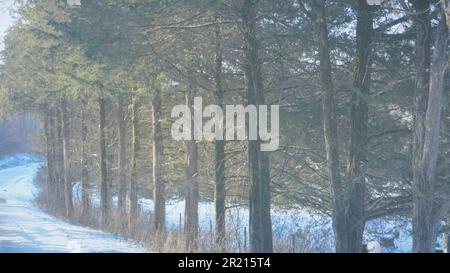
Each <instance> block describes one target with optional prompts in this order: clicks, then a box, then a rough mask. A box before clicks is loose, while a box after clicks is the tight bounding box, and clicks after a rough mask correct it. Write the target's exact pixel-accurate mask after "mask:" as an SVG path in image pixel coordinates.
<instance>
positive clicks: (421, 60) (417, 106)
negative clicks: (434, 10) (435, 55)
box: [412, 0, 434, 252]
mask: <svg viewBox="0 0 450 273" xmlns="http://www.w3.org/2000/svg"><path fill="white" fill-rule="evenodd" d="M414 5H415V6H414V8H415V11H416V15H415V16H414V17H413V19H414V24H415V28H416V42H415V44H416V45H415V47H416V49H415V50H416V71H417V72H416V73H417V75H416V84H415V90H414V106H413V109H414V112H413V123H414V128H413V146H412V172H413V220H412V221H413V251H414V252H433V251H434V246H431V242H432V241H433V242H434V239H433V238H431V237H432V236H433V235H432V232H431V230H430V229H431V228H430V227H429V223H431V222H432V219H431V217H432V210H433V191H432V187H431V185H427V182H428V181H425V180H424V177H423V167H421V165H422V163H421V161H422V154H423V148H424V141H425V117H426V111H427V104H428V90H429V79H430V73H429V69H430V63H431V61H430V49H431V35H430V33H431V18H430V11H429V9H430V1H429V0H418V1H415V2H414Z"/></svg>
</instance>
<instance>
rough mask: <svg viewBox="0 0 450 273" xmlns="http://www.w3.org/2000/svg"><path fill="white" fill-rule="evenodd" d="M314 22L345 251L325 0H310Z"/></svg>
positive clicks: (336, 216)
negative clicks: (312, 4)
mask: <svg viewBox="0 0 450 273" xmlns="http://www.w3.org/2000/svg"><path fill="white" fill-rule="evenodd" d="M313 7H314V10H315V14H316V18H315V19H316V22H317V26H316V27H317V40H318V47H319V58H320V81H321V85H322V104H323V132H324V139H325V150H326V157H327V165H328V172H329V178H330V184H331V194H332V199H333V209H332V220H333V231H334V237H335V241H336V252H346V241H347V238H346V237H347V236H346V235H347V230H346V228H347V225H346V219H345V198H344V195H343V194H344V191H343V187H342V181H341V174H340V162H339V147H338V137H337V123H336V106H335V91H334V87H333V79H332V74H331V60H330V46H329V41H328V25H327V21H326V9H325V0H318V1H315V2H314V6H313Z"/></svg>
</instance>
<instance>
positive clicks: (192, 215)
mask: <svg viewBox="0 0 450 273" xmlns="http://www.w3.org/2000/svg"><path fill="white" fill-rule="evenodd" d="M195 94H196V88H195V87H194V86H190V87H189V89H188V90H186V104H187V105H188V107H189V108H190V110H191V140H186V141H185V146H186V160H185V162H186V193H185V216H184V232H185V235H186V249H187V251H195V250H196V249H197V236H198V198H199V192H198V170H197V162H198V147H197V146H198V145H197V142H196V141H195V140H194V130H195V129H194V125H195V124H194V123H193V121H194V116H193V115H194V97H195Z"/></svg>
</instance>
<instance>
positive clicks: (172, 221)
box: [0, 154, 412, 253]
mask: <svg viewBox="0 0 450 273" xmlns="http://www.w3.org/2000/svg"><path fill="white" fill-rule="evenodd" d="M40 166H41V160H40V159H39V158H36V157H34V156H30V155H26V154H19V155H16V156H13V157H7V158H3V159H1V160H0V253H2V252H147V251H148V250H147V249H145V248H143V247H141V246H139V245H138V244H136V243H135V242H132V241H130V240H126V239H124V238H121V237H117V236H114V235H112V234H109V233H104V232H101V231H96V230H92V229H89V228H85V227H79V226H74V225H71V224H69V223H66V222H64V221H62V220H60V219H57V218H55V217H53V216H50V215H48V214H46V213H44V212H43V211H41V210H40V209H39V208H37V206H36V204H35V203H34V202H33V200H34V197H35V195H36V194H37V193H38V190H39V189H38V188H37V187H36V185H35V184H34V183H33V181H34V177H35V175H36V173H37V171H38V169H39V167H40ZM80 192H81V189H80V185H79V183H76V184H75V187H74V201H75V202H78V201H79V200H78V199H80ZM92 194H93V199H94V200H93V205H94V206H99V203H100V202H99V194H98V191H97V190H94V191H93V192H92ZM114 201H116V202H117V198H114ZM139 203H140V205H141V207H142V210H143V211H144V212H145V213H147V214H151V210H152V207H153V203H152V200H151V199H145V198H141V199H140V200H139ZM166 213H167V217H166V218H167V227H168V228H169V229H172V230H177V229H180V220H181V223H183V222H184V219H183V217H184V201H183V200H170V201H168V202H167V208H166ZM199 221H200V228H201V229H202V231H203V232H204V233H208V232H210V231H211V230H212V227H213V226H214V204H212V203H205V202H203V203H200V204H199ZM247 223H248V210H247V209H246V208H242V207H235V208H232V209H229V210H227V226H228V229H229V230H232V231H234V232H235V234H233V236H234V237H235V239H237V240H240V241H241V242H243V241H244V240H245V239H244V237H245V232H244V230H245V229H247V231H248V224H247ZM272 224H273V232H274V240H275V242H276V241H277V240H287V241H290V240H292V239H289V238H292V236H294V235H295V237H296V239H295V240H296V242H297V247H296V251H297V252H304V251H306V252H332V251H333V245H334V242H333V236H332V229H331V221H330V218H329V217H327V216H325V215H319V214H316V213H312V212H308V211H306V210H305V209H303V208H296V209H280V208H273V209H272ZM286 238H288V239H286ZM364 238H365V242H368V243H369V246H370V247H371V248H377V243H374V241H376V242H380V241H383V240H391V241H392V240H393V242H394V246H391V247H384V248H382V249H381V251H383V252H410V251H411V245H412V242H411V225H410V221H409V219H406V218H403V219H401V218H395V219H380V220H375V221H371V222H369V223H367V225H366V232H365V236H364ZM247 241H248V240H247ZM374 251H376V249H374Z"/></svg>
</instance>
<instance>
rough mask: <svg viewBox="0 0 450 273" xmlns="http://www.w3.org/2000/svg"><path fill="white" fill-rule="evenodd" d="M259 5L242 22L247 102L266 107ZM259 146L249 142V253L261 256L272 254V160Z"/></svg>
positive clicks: (250, 5) (249, 5)
mask: <svg viewBox="0 0 450 273" xmlns="http://www.w3.org/2000/svg"><path fill="white" fill-rule="evenodd" d="M256 3H257V1H254V0H246V1H244V2H243V6H242V8H241V19H242V31H243V36H244V54H245V68H244V74H245V78H246V81H247V103H248V104H253V105H256V106H257V105H260V104H264V87H263V81H262V75H261V64H260V60H259V57H258V42H257V38H256V22H257V17H256V8H257V5H256ZM248 122H249V121H247V127H248ZM260 146H261V141H260V139H259V138H258V139H257V140H249V141H248V148H247V149H248V162H249V178H250V197H249V238H250V250H251V252H258V253H261V252H273V243H272V223H271V217H270V199H271V198H270V171H269V167H270V161H269V156H268V154H267V153H265V152H261V151H260Z"/></svg>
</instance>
